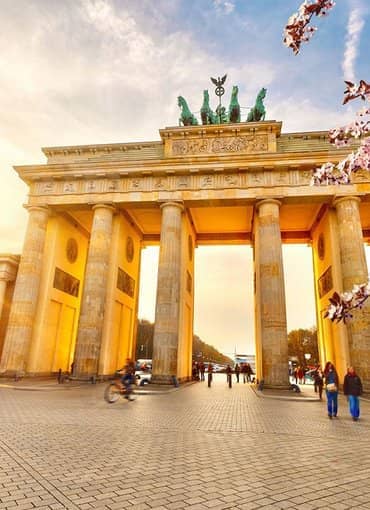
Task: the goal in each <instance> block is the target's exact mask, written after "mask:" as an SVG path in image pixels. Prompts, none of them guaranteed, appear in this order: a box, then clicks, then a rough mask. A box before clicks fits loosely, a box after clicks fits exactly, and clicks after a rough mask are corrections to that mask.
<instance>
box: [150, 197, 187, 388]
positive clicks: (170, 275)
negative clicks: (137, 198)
mask: <svg viewBox="0 0 370 510" xmlns="http://www.w3.org/2000/svg"><path fill="white" fill-rule="evenodd" d="M161 209H162V225H161V241H160V252H159V266H158V285H157V302H156V313H155V325H154V340H153V382H154V381H155V382H158V383H163V384H170V383H171V382H172V376H177V351H178V340H179V310H180V274H181V273H180V269H181V225H182V211H183V210H184V207H183V205H182V204H181V203H179V202H166V203H164V204H162V205H161Z"/></svg>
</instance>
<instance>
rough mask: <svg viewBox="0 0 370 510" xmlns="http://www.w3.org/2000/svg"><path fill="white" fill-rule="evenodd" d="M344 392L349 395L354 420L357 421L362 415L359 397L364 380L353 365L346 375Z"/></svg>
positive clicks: (350, 410) (350, 409)
mask: <svg viewBox="0 0 370 510" xmlns="http://www.w3.org/2000/svg"><path fill="white" fill-rule="evenodd" d="M343 393H344V394H345V395H346V396H347V399H348V404H349V412H350V415H351V416H352V420H353V421H357V420H358V419H359V417H360V399H359V398H358V397H359V396H360V395H362V381H361V379H360V377H359V376H358V375H357V374H356V371H355V369H354V368H353V367H349V369H348V370H347V374H346V375H345V377H344V383H343Z"/></svg>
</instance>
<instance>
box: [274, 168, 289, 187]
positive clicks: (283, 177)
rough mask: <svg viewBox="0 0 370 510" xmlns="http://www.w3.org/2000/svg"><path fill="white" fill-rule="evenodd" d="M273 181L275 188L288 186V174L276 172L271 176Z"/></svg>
mask: <svg viewBox="0 0 370 510" xmlns="http://www.w3.org/2000/svg"><path fill="white" fill-rule="evenodd" d="M273 181H274V185H275V186H284V185H285V184H289V173H288V172H284V171H281V172H276V173H274V174H273Z"/></svg>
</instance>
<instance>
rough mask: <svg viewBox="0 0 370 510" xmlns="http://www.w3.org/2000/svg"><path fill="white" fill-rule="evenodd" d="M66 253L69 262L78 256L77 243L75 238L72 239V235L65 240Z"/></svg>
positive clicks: (74, 260)
mask: <svg viewBox="0 0 370 510" xmlns="http://www.w3.org/2000/svg"><path fill="white" fill-rule="evenodd" d="M66 255H67V259H68V261H69V262H70V263H71V264H73V263H74V262H76V260H77V256H78V244H77V241H76V239H74V238H73V237H70V238H69V239H68V241H67V246H66Z"/></svg>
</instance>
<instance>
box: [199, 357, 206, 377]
mask: <svg viewBox="0 0 370 510" xmlns="http://www.w3.org/2000/svg"><path fill="white" fill-rule="evenodd" d="M199 371H200V380H201V381H204V372H205V371H206V366H205V364H204V363H203V361H201V362H200V363H199Z"/></svg>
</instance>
